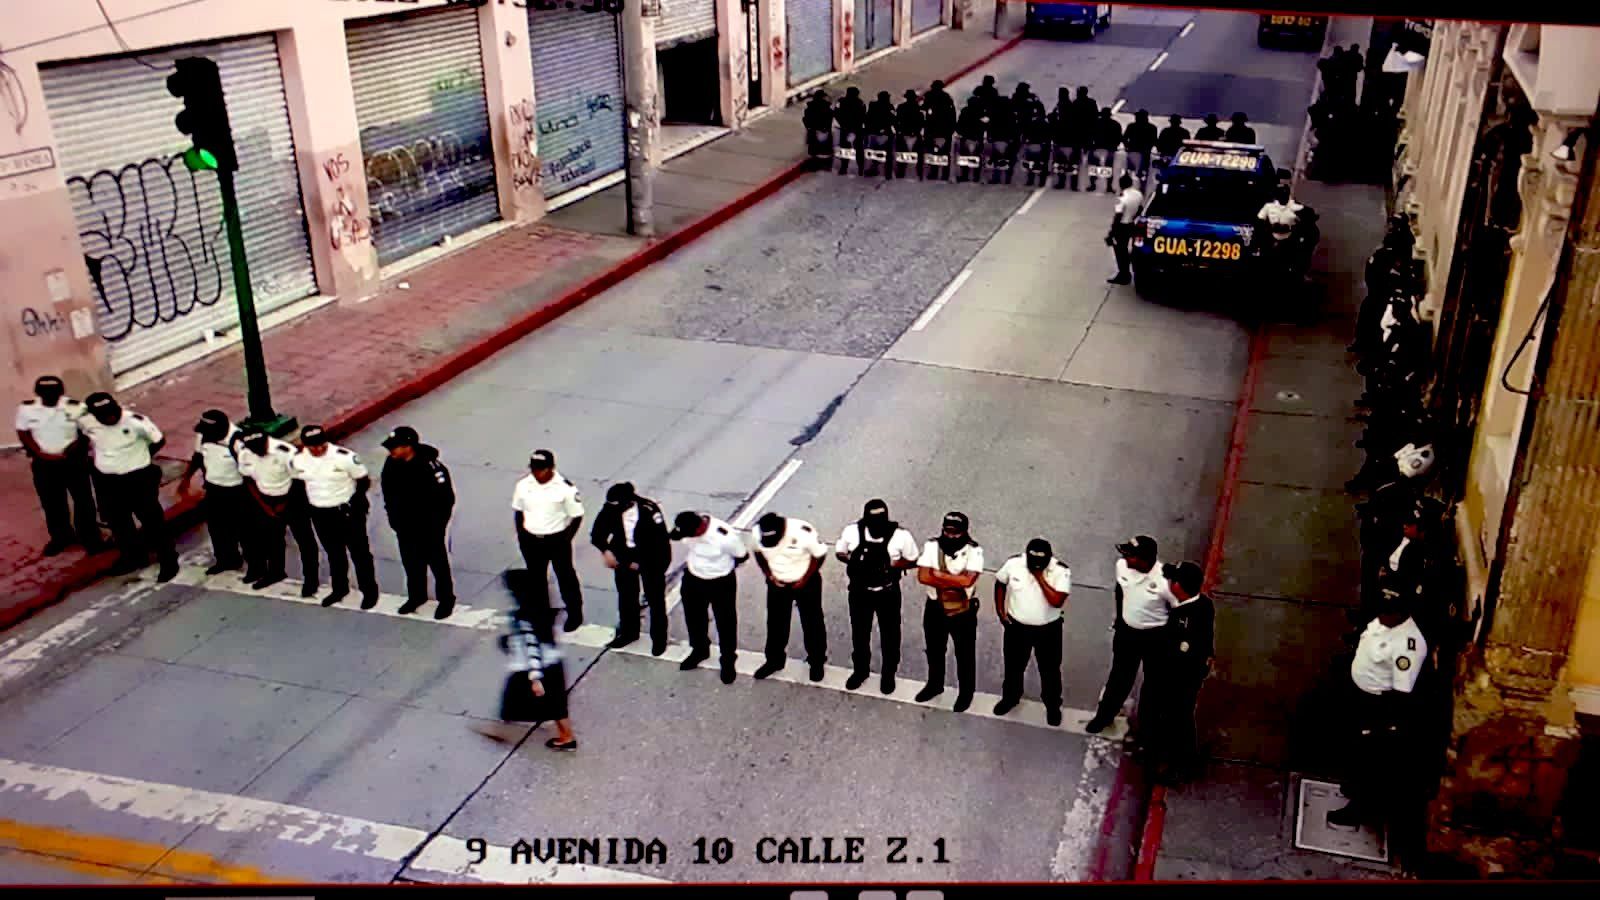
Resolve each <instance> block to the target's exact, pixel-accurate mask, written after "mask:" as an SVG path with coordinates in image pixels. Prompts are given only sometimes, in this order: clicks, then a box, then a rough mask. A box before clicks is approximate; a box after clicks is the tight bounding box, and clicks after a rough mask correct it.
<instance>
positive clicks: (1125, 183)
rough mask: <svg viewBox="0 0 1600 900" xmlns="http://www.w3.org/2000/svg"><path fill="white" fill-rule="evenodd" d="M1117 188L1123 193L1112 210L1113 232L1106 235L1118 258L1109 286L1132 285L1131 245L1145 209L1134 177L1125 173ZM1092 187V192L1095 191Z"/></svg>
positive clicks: (1107, 243) (1108, 245) (1108, 244)
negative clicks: (1137, 224) (1135, 229)
mask: <svg viewBox="0 0 1600 900" xmlns="http://www.w3.org/2000/svg"><path fill="white" fill-rule="evenodd" d="M1117 186H1118V187H1121V188H1122V193H1121V195H1119V196H1118V197H1117V205H1116V207H1115V208H1114V209H1113V210H1112V215H1111V230H1110V231H1109V232H1107V233H1106V246H1107V247H1110V248H1111V252H1112V253H1114V254H1115V255H1116V257H1117V274H1115V275H1113V276H1111V277H1110V278H1107V279H1106V283H1107V284H1131V283H1133V272H1132V270H1131V269H1130V266H1131V265H1132V264H1133V251H1132V250H1131V249H1130V246H1129V245H1130V244H1131V243H1132V242H1133V233H1134V220H1135V219H1136V218H1138V216H1139V213H1140V211H1141V210H1143V209H1144V192H1143V191H1141V190H1139V189H1138V188H1136V187H1134V186H1133V176H1132V175H1129V174H1127V173H1126V172H1124V173H1123V175H1122V178H1121V180H1119V181H1118V182H1117ZM1093 189H1094V188H1093V186H1092V185H1091V186H1090V190H1093Z"/></svg>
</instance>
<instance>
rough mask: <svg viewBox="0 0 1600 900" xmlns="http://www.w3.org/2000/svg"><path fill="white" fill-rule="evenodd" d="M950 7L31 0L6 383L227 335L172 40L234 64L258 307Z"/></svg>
mask: <svg viewBox="0 0 1600 900" xmlns="http://www.w3.org/2000/svg"><path fill="white" fill-rule="evenodd" d="M619 6H620V7H622V8H623V9H624V12H622V13H621V14H620V15H619V14H617V13H616V12H614V11H613V10H614V9H616V8H617V7H619ZM102 7H103V9H104V13H102ZM541 7H543V8H541ZM970 7H971V4H970V3H969V4H968V5H967V7H966V8H967V9H970ZM960 15H961V9H960V8H958V7H957V6H955V5H954V3H953V0H650V2H648V3H644V4H643V5H636V4H635V3H634V2H633V0H628V2H627V3H626V5H625V6H624V5H623V4H622V3H620V2H617V0H577V2H574V3H564V2H555V0H302V2H295V3H253V2H248V0H191V2H188V3H176V2H173V0H103V3H97V2H96V0H57V2H53V3H48V4H36V5H33V6H31V7H30V9H29V11H28V13H27V14H26V15H12V16H7V17H6V18H5V20H4V21H3V22H0V48H3V49H0V96H3V97H4V100H5V104H4V109H5V112H6V118H4V119H3V120H0V126H4V127H0V211H3V214H0V235H3V238H4V243H3V246H4V247H5V250H4V251H0V314H3V317H4V318H3V322H4V324H3V325H0V331H3V333H4V335H5V337H6V340H4V341H0V394H3V396H0V402H4V403H12V404H14V403H16V402H17V401H18V400H20V399H21V398H22V397H24V396H27V395H28V394H29V393H30V392H31V385H32V382H33V379H34V378H35V377H36V376H37V375H39V374H41V373H44V372H56V373H60V374H61V375H63V376H64V377H65V378H66V380H67V383H68V386H69V389H70V390H71V391H73V392H75V393H77V394H78V395H80V396H81V395H82V394H84V393H86V392H88V391H91V390H95V389H106V388H115V387H126V386H129V385H131V384H137V383H139V382H142V381H145V380H148V379H150V378H153V377H157V376H159V375H161V374H163V373H165V372H170V371H173V370H176V369H179V368H181V367H182V366H184V365H186V364H188V363H191V362H193V361H194V360H195V359H197V358H200V357H202V356H204V355H206V354H209V353H212V352H216V351H217V350H219V349H221V348H224V347H226V346H229V345H231V344H232V343H234V342H235V341H236V340H237V337H236V335H235V334H234V332H235V331H236V330H237V324H238V313H237V308H236V302H235V299H234V292H233V284H232V275H231V270H230V258H229V256H228V250H227V242H226V236H225V234H224V233H223V229H222V224H221V203H220V199H219V196H218V190H217V185H216V178H215V175H214V174H213V173H211V172H190V171H189V170H188V169H187V168H186V167H185V166H184V165H183V163H182V161H181V159H180V158H179V154H180V153H181V152H182V151H183V150H184V149H185V147H186V146H188V141H187V139H186V137H185V136H184V135H182V134H180V133H179V132H178V131H177V129H176V128H175V126H174V124H173V117H174V116H175V114H176V113H177V112H178V110H179V109H180V108H181V104H180V101H179V100H178V99H177V98H175V97H173V96H172V95H171V94H170V93H169V92H168V90H167V87H166V78H167V76H168V75H169V74H170V73H171V71H172V67H173V60H175V59H178V58H182V57H186V56H205V57H208V58H210V59H212V60H214V61H215V62H216V63H217V65H218V68H219V70H220V73H221V77H222V83H223V89H224V92H225V94H226V97H227V103H228V113H229V118H230V122H231V125H232V130H233V135H234V142H235V145H236V147H237V149H238V155H239V158H240V170H239V172H238V174H237V193H238V197H239V203H240V210H241V217H242V219H243V225H244V233H245V248H246V256H247V257H248V261H249V266H250V272H251V283H252V286H253V289H254V294H255V299H256V307H257V313H258V315H259V316H260V318H261V323H262V326H263V327H264V328H267V327H271V326H273V325H274V324H278V323H281V322H283V321H286V320H287V319H289V318H292V317H294V316H296V315H300V314H303V313H304V312H307V311H310V310H312V309H315V308H317V307H318V306H321V305H324V304H327V303H332V302H350V301H354V300H359V299H361V298H362V297H364V296H367V295H369V294H370V293H371V292H373V291H374V290H375V289H376V288H377V287H378V285H379V283H380V281H381V279H382V278H383V277H384V276H385V275H388V274H393V273H395V272H397V271H400V270H403V269H404V268H405V267H409V266H412V265H416V264H418V263H421V262H425V261H426V260H428V259H429V258H431V257H433V256H435V255H437V254H439V253H440V252H442V249H443V248H448V247H449V246H450V245H452V244H456V245H459V244H460V243H461V242H464V241H470V240H473V239H475V238H477V237H480V236H483V235H486V234H490V233H493V232H494V231H495V230H496V229H498V228H502V227H506V226H507V225H515V224H526V223H529V222H532V221H535V220H537V219H539V218H540V217H542V216H543V215H544V214H545V213H546V212H547V211H548V210H549V209H551V208H555V207H558V206H560V205H562V204H564V203H569V202H573V201H575V200H577V199H581V198H582V197H583V196H586V195H587V194H589V193H592V192H594V191H597V190H602V189H604V188H606V187H609V186H611V185H614V184H616V183H617V182H618V181H620V180H621V179H622V178H623V177H624V172H625V169H627V168H628V165H629V163H630V161H631V162H632V163H633V164H634V165H635V166H638V165H640V164H641V162H642V164H643V165H646V166H658V165H660V164H661V162H662V161H663V160H664V159H665V158H668V157H669V156H670V155H671V154H672V153H674V152H681V151H682V150H685V149H688V148H689V147H692V146H694V145H695V144H697V143H698V142H699V141H702V140H705V139H709V138H712V137H715V136H716V135H717V134H719V133H721V132H723V131H725V130H729V129H737V128H740V127H743V126H744V125H745V124H746V123H747V122H748V121H750V120H751V119H752V118H753V117H756V116H759V115H760V114H761V113H762V111H763V110H764V109H772V108H778V107H782V106H783V105H785V104H786V103H788V102H789V101H791V100H792V99H793V98H795V97H797V96H798V95H800V94H801V93H803V92H805V91H807V90H809V89H811V88H812V87H814V86H817V85H820V84H823V83H826V82H827V81H829V80H831V79H834V78H838V77H841V76H843V75H846V74H848V73H849V72H851V71H853V70H854V69H855V68H856V67H857V66H859V65H860V64H862V63H863V62H864V61H867V60H870V59H872V58H874V57H876V56H877V55H878V54H881V53H889V52H893V51H894V50H895V49H896V48H900V47H904V46H906V45H908V44H910V43H911V42H913V41H915V40H917V39H918V38H920V37H922V36H924V35H926V34H928V33H929V32H931V31H933V30H934V29H936V28H939V27H941V26H945V25H949V24H950V23H951V22H952V19H953V18H959V17H960ZM630 17H631V18H630ZM863 28H865V29H866V31H863ZM630 73H631V79H630Z"/></svg>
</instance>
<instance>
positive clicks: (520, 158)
mask: <svg viewBox="0 0 1600 900" xmlns="http://www.w3.org/2000/svg"><path fill="white" fill-rule="evenodd" d="M506 118H507V119H508V120H509V121H510V123H511V127H510V128H508V129H507V130H506V131H507V134H509V135H510V139H511V180H512V185H513V186H514V187H515V188H517V189H519V190H520V189H522V188H536V187H538V186H539V153H538V148H539V136H538V135H537V134H536V133H535V132H534V122H533V100H531V99H524V100H522V101H520V102H518V103H515V104H513V105H512V106H511V109H510V110H509V111H508V112H507V113H506Z"/></svg>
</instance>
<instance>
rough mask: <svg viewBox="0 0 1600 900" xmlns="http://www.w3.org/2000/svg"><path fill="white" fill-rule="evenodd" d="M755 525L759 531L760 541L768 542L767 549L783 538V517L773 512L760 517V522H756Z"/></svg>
mask: <svg viewBox="0 0 1600 900" xmlns="http://www.w3.org/2000/svg"><path fill="white" fill-rule="evenodd" d="M756 525H757V526H758V527H759V528H760V529H761V540H762V541H764V542H770V543H768V544H767V546H769V547H770V546H772V544H775V543H777V541H778V539H779V538H781V537H783V526H784V520H783V516H780V515H778V514H777V513H775V512H769V513H767V514H766V515H764V516H762V517H761V521H760V522H757V523H756Z"/></svg>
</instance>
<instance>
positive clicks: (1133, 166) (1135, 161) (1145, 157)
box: [1122, 109, 1158, 183]
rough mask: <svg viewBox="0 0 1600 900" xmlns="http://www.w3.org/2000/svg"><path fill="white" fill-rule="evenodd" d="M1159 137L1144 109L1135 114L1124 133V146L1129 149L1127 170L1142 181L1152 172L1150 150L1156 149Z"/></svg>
mask: <svg viewBox="0 0 1600 900" xmlns="http://www.w3.org/2000/svg"><path fill="white" fill-rule="evenodd" d="M1157 137H1158V136H1157V134H1156V126H1155V125H1153V124H1151V122H1150V114H1149V113H1147V112H1145V111H1144V110H1142V109H1141V110H1139V111H1138V112H1136V113H1134V114H1133V122H1132V123H1130V124H1129V125H1128V130H1127V131H1125V132H1124V133H1123V135H1122V146H1123V147H1124V148H1126V149H1127V151H1128V158H1127V160H1126V169H1125V171H1127V172H1129V173H1131V174H1132V175H1133V177H1135V178H1137V179H1139V180H1140V182H1141V183H1142V182H1143V181H1144V179H1145V176H1147V175H1149V174H1150V151H1151V150H1154V149H1155V146H1156V140H1157Z"/></svg>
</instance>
